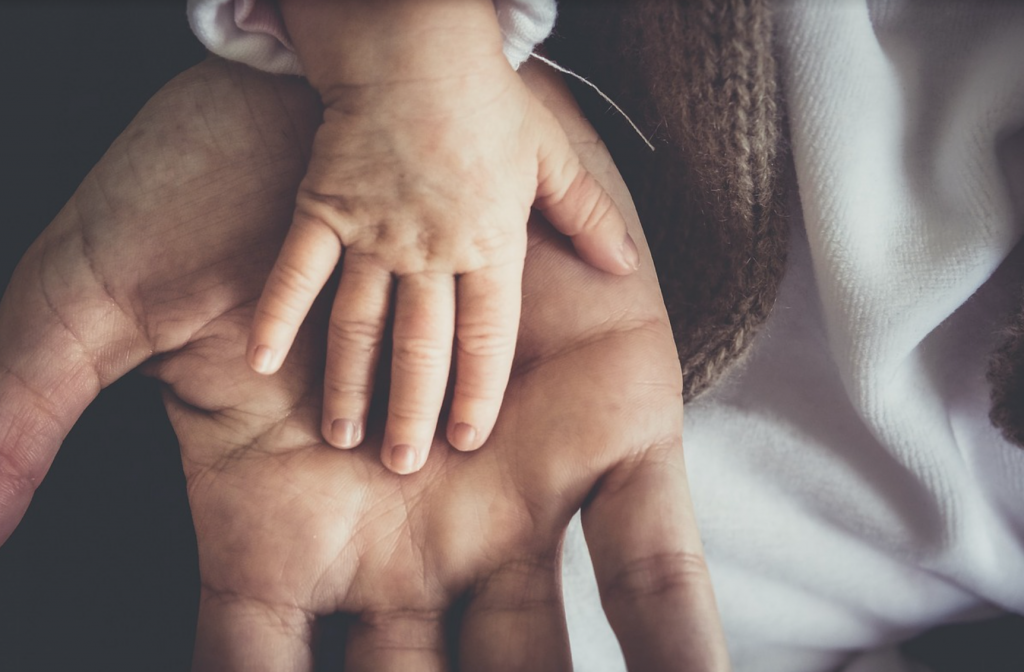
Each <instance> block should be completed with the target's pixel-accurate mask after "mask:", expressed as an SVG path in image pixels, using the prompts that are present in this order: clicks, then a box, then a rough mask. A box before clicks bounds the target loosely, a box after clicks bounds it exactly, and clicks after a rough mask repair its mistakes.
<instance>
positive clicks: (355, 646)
mask: <svg viewBox="0 0 1024 672" xmlns="http://www.w3.org/2000/svg"><path fill="white" fill-rule="evenodd" d="M448 669H450V666H449V662H448V655H447V651H446V645H445V636H444V614H443V612H440V611H433V610H427V611H419V610H401V611H377V612H366V613H364V614H362V615H361V616H360V618H359V619H357V620H356V621H355V622H354V623H352V625H350V626H349V631H348V642H347V644H346V646H345V672H405V671H406V670H416V671H417V672H420V671H422V672H445V671H446V670H448Z"/></svg>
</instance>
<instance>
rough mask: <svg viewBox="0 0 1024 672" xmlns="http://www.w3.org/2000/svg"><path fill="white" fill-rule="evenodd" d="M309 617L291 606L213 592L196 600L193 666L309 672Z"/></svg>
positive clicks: (208, 670) (207, 670) (230, 671)
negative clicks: (196, 618) (197, 607)
mask: <svg viewBox="0 0 1024 672" xmlns="http://www.w3.org/2000/svg"><path fill="white" fill-rule="evenodd" d="M313 623H314V621H313V618H312V616H311V615H310V614H308V613H306V612H304V611H302V610H301V609H298V608H296V607H294V606H287V605H270V604H268V603H266V602H262V601H257V600H253V599H248V598H244V597H240V596H237V595H226V594H221V593H215V592H212V591H210V590H207V589H206V588H204V589H203V590H202V593H201V595H200V600H199V620H198V623H197V626H196V645H195V652H194V654H193V657H192V669H193V671H194V672H236V671H237V672H264V671H265V672H308V671H309V670H312V669H313V653H312V639H313Z"/></svg>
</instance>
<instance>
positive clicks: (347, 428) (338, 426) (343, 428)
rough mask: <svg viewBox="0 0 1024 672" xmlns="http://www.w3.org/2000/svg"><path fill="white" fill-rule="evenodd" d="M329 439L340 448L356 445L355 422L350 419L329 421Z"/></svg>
mask: <svg viewBox="0 0 1024 672" xmlns="http://www.w3.org/2000/svg"><path fill="white" fill-rule="evenodd" d="M331 440H332V441H333V442H334V445H336V446H339V447H341V448H351V447H352V446H354V445H356V424H355V423H354V422H352V421H351V420H335V421H334V422H332V423H331Z"/></svg>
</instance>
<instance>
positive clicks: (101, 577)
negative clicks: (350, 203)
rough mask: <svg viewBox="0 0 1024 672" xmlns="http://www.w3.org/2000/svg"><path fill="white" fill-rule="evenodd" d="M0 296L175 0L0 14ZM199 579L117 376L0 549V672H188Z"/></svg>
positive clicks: (167, 454) (14, 8) (136, 396)
mask: <svg viewBox="0 0 1024 672" xmlns="http://www.w3.org/2000/svg"><path fill="white" fill-rule="evenodd" d="M0 26H2V28H0V32H2V38H0V64H2V65H0V68H2V69H0V73H2V75H0V76H2V89H0V91H2V93H0V100H2V103H0V134H2V141H0V171H2V173H0V193H2V199H0V203H2V206H3V207H2V210H0V286H6V284H7V282H8V280H9V278H10V274H11V272H12V270H13V269H14V266H15V264H16V262H17V260H18V259H19V258H20V256H21V255H22V253H23V252H24V251H25V249H26V248H27V247H28V246H29V244H30V243H31V242H32V240H33V239H35V237H36V236H37V235H38V234H39V233H40V232H41V231H42V230H43V228H44V227H45V226H46V225H47V224H48V223H49V222H50V220H51V219H52V218H53V217H54V216H55V215H56V214H57V212H58V210H60V208H61V207H62V206H63V205H64V203H65V202H66V201H67V199H68V198H69V197H70V196H71V194H72V192H73V191H74V190H75V188H76V187H77V186H78V184H79V182H81V180H82V178H83V177H84V176H85V174H86V173H87V172H88V171H89V170H90V169H91V168H92V166H93V165H94V164H95V163H96V162H97V161H98V160H99V158H100V157H101V156H102V155H103V152H104V151H105V150H106V148H107V147H108V146H109V145H110V144H111V142H112V141H113V140H114V138H116V137H117V135H118V134H119V133H120V132H121V131H122V130H123V129H124V127H125V126H126V125H127V124H128V122H129V121H130V120H131V119H132V117H134V116H135V113H136V112H137V111H138V110H139V109H140V108H141V107H142V105H143V104H144V103H145V102H146V100H148V99H149V97H150V96H152V95H153V94H154V93H155V92H156V91H157V90H158V89H159V88H160V87H161V86H162V85H163V84H165V83H166V82H167V81H168V80H170V79H171V78H172V77H173V76H174V75H176V74H178V73H179V72H181V71H182V70H185V69H187V68H188V67H190V66H192V65H194V64H195V63H198V62H199V61H200V60H201V59H202V58H203V57H204V50H203V49H202V47H201V45H199V44H198V42H196V40H195V39H194V38H193V37H192V34H191V32H190V31H189V28H188V23H187V21H186V19H185V1H184V0H173V1H171V0H168V1H165V2H153V1H152V0H145V1H140V2H124V1H123V2H52V1H48V2H39V1H38V0H37V1H35V2H27V1H24V2H10V0H7V1H5V2H3V3H2V4H0ZM198 595H199V591H198V566H197V558H196V548H195V536H194V534H193V531H192V524H191V518H190V515H189V510H188V502H187V500H186V497H185V481H184V477H183V475H182V472H181V461H180V458H179V457H178V448H177V442H176V440H175V437H174V434H173V432H172V431H171V428H170V424H169V423H168V421H167V419H166V415H165V414H164V411H163V407H162V405H161V402H160V395H159V390H158V388H157V386H156V384H155V383H153V382H152V381H150V380H147V379H145V378H143V377H142V376H139V375H137V374H132V375H130V376H128V377H127V378H125V379H123V380H122V381H120V382H118V383H116V384H115V385H113V386H111V387H110V388H109V389H107V390H105V391H104V392H103V393H102V394H101V395H100V397H99V399H98V400H97V402H96V403H94V404H93V405H92V406H91V407H90V408H89V409H88V410H87V411H86V412H85V414H84V415H83V417H82V419H81V420H80V421H79V422H78V424H77V425H76V426H75V428H74V430H73V431H72V432H71V435H70V436H69V437H68V439H67V441H66V442H65V444H64V447H63V448H62V449H61V451H60V453H59V455H58V457H57V459H56V461H55V462H54V465H53V468H52V469H51V470H50V473H49V475H48V476H47V478H46V480H45V481H44V482H43V484H42V486H41V487H40V488H39V491H38V493H37V494H36V496H35V499H34V500H33V502H32V506H31V507H30V508H29V510H28V514H27V515H26V517H25V519H24V521H23V522H22V524H21V526H20V527H19V528H18V529H17V531H16V532H15V533H14V535H13V536H12V537H11V539H10V541H9V542H8V543H7V544H5V545H4V546H2V547H0V672H21V671H23V670H24V671H31V670H46V671H47V672H49V671H51V670H52V671H58V670H59V671H65V670H66V671H68V672H74V671H77V670H104V671H110V672H114V671H118V670H125V671H128V670H131V671H133V672H145V671H149V670H152V671H154V672H156V671H160V670H187V669H188V668H189V662H190V658H191V650H192V642H193V633H194V629H195V610H196V605H197V604H198Z"/></svg>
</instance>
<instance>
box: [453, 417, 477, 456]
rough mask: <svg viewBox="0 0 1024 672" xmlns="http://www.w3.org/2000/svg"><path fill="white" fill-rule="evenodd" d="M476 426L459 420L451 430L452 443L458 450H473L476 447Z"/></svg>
mask: <svg viewBox="0 0 1024 672" xmlns="http://www.w3.org/2000/svg"><path fill="white" fill-rule="evenodd" d="M475 444H476V427H474V426H473V425H467V424H466V423H464V422H460V423H458V424H456V425H455V428H454V429H453V430H452V445H454V446H455V447H456V448H458V449H459V450H473V448H475V447H476V445H475Z"/></svg>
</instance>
